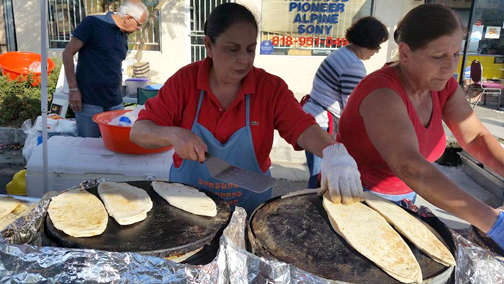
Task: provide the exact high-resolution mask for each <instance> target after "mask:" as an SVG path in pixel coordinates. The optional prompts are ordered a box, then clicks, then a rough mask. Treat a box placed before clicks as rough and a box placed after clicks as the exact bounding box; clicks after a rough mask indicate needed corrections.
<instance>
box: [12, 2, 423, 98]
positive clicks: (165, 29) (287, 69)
mask: <svg viewBox="0 0 504 284" xmlns="http://www.w3.org/2000/svg"><path fill="white" fill-rule="evenodd" d="M237 2H238V3H241V4H243V5H246V6H247V7H248V8H249V9H251V10H252V12H254V13H255V14H256V15H258V18H259V19H260V15H261V13H260V11H261V0H238V1H237ZM399 3H400V4H399ZM422 3H423V1H415V0H402V1H401V0H376V1H375V7H374V13H373V15H374V16H375V17H377V18H378V19H379V20H381V21H382V22H383V23H384V24H385V25H386V26H387V28H388V29H389V33H390V39H389V41H388V42H386V43H384V44H383V45H382V49H381V50H380V52H379V53H378V54H377V55H375V56H373V58H371V59H370V60H367V61H364V65H365V66H366V69H367V71H368V73H370V72H373V71H374V70H376V69H378V68H380V67H381V66H383V64H384V63H385V62H387V61H390V60H391V58H392V51H393V49H394V48H395V46H396V45H395V43H394V40H393V38H392V35H393V32H394V29H395V26H396V24H397V22H398V21H399V20H400V19H401V18H402V17H403V16H404V15H405V14H406V13H407V12H408V11H409V10H411V9H412V8H413V7H415V6H418V5H420V4H422ZM13 5H14V16H15V23H16V36H17V44H18V50H20V51H31V52H36V53H40V8H39V1H34V0H29V1H13ZM186 10H187V4H186V3H185V2H184V1H183V0H170V1H168V2H167V3H166V4H165V5H164V6H163V9H162V10H161V21H162V24H161V32H162V36H161V51H160V52H154V51H144V52H143V61H149V63H150V68H151V73H152V74H151V77H152V80H153V81H155V82H160V83H161V82H164V81H166V79H168V78H169V77H170V76H171V75H173V73H175V72H176V71H177V70H178V69H179V68H181V67H183V66H185V65H186V64H188V63H189V61H188V60H189V58H190V56H189V55H190V46H189V45H188V44H187V43H188V36H189V29H188V27H187V25H186V23H187V19H186V14H185V12H186ZM61 52H62V49H50V50H49V56H50V57H55V56H61ZM134 55H135V51H131V52H130V53H129V55H128V57H133V56H134ZM324 58H325V56H280V55H260V54H259V48H258V49H257V55H256V60H255V66H256V67H259V68H263V69H265V70H266V71H268V72H270V73H272V74H275V75H277V76H280V77H281V78H283V79H284V80H285V81H286V82H287V84H288V85H289V87H290V88H291V90H292V91H293V92H294V93H297V94H298V95H302V94H306V93H309V92H310V90H311V84H312V80H313V76H314V75H315V73H316V71H317V68H318V66H319V65H320V63H321V62H322V61H323V60H324Z"/></svg>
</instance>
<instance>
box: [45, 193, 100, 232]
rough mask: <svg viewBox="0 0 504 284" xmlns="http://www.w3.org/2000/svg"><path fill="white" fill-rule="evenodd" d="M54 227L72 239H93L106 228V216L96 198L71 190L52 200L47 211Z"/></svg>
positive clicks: (89, 194)
mask: <svg viewBox="0 0 504 284" xmlns="http://www.w3.org/2000/svg"><path fill="white" fill-rule="evenodd" d="M47 212H48V213H49V217H50V218H51V221H52V223H53V225H54V227H55V228H56V229H58V230H60V231H63V232H64V233H65V234H67V235H69V236H72V237H93V236H97V235H100V234H102V233H103V232H104V231H105V229H106V228H107V223H108V215H107V211H105V207H104V206H103V204H102V203H101V201H100V199H98V197H96V196H94V195H93V194H91V193H89V192H87V191H86V190H83V189H73V190H69V191H67V192H64V193H61V194H60V195H58V196H55V197H53V198H52V200H51V203H50V204H49V209H48V210H47Z"/></svg>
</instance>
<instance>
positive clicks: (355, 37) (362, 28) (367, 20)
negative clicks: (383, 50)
mask: <svg viewBox="0 0 504 284" xmlns="http://www.w3.org/2000/svg"><path fill="white" fill-rule="evenodd" d="M388 37H389V33H388V31H387V27H385V25H384V24H383V23H382V22H380V21H378V19H376V18H375V17H364V18H361V19H359V20H358V21H357V22H356V23H355V24H353V25H352V26H351V27H350V28H348V30H347V31H346V38H347V40H348V41H349V42H350V43H353V44H355V45H357V46H360V47H365V48H369V49H378V47H379V46H380V44H382V43H384V42H386V41H387V40H388Z"/></svg>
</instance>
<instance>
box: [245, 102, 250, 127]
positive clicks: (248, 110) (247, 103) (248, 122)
mask: <svg viewBox="0 0 504 284" xmlns="http://www.w3.org/2000/svg"><path fill="white" fill-rule="evenodd" d="M245 119H246V120H245V126H247V127H249V125H250V96H249V95H245Z"/></svg>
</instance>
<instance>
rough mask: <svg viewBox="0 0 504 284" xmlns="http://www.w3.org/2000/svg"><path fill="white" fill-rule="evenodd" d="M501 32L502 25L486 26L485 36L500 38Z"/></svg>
mask: <svg viewBox="0 0 504 284" xmlns="http://www.w3.org/2000/svg"><path fill="white" fill-rule="evenodd" d="M500 32H501V27H498V26H488V27H487V28H486V33H485V38H499V37H500Z"/></svg>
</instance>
